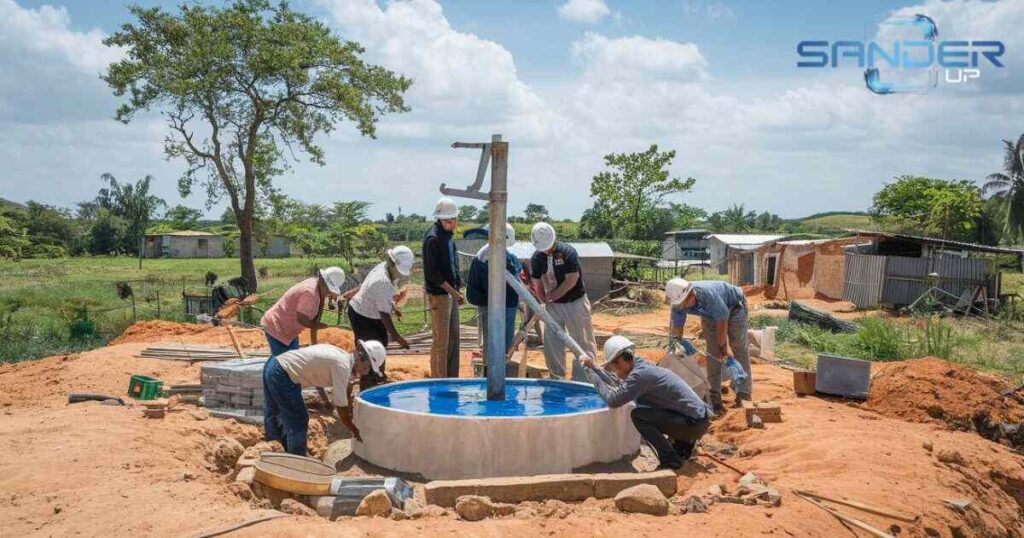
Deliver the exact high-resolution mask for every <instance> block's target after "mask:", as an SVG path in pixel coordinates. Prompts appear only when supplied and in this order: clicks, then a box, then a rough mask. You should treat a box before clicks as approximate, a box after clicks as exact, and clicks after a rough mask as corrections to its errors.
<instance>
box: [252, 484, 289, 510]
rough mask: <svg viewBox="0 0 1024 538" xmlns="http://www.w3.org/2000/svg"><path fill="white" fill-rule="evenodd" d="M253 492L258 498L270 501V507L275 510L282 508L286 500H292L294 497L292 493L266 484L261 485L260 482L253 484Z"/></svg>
mask: <svg viewBox="0 0 1024 538" xmlns="http://www.w3.org/2000/svg"><path fill="white" fill-rule="evenodd" d="M252 492H253V493H255V494H256V496H257V497H260V498H262V499H266V500H268V501H270V505H271V506H273V507H275V508H276V507H278V506H281V503H282V502H283V501H284V500H285V499H290V498H292V497H293V496H294V495H293V494H292V493H289V492H287V491H284V490H280V489H277V488H272V487H270V486H268V485H266V484H260V483H259V482H253V484H252Z"/></svg>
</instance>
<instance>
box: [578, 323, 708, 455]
mask: <svg viewBox="0 0 1024 538" xmlns="http://www.w3.org/2000/svg"><path fill="white" fill-rule="evenodd" d="M635 350H636V346H635V345H634V344H633V342H630V341H629V339H628V338H626V337H624V336H619V335H615V336H612V337H611V338H609V339H608V341H606V342H605V344H604V368H598V367H597V366H596V364H595V362H594V359H592V358H590V357H584V358H583V359H582V360H581V361H582V363H583V365H584V366H586V367H587V368H586V372H587V377H588V378H589V379H590V382H591V383H593V384H594V389H595V390H596V391H597V393H598V394H599V395H600V396H601V399H603V400H604V401H605V403H607V404H608V407H613V408H614V407H620V406H622V405H625V404H626V403H628V402H632V401H636V407H635V408H634V409H633V410H632V411H631V412H630V418H632V419H633V425H634V426H635V427H636V429H637V431H638V432H640V436H641V437H643V439H644V441H646V442H647V444H649V445H650V446H651V448H653V449H654V451H655V452H656V453H657V454H658V461H659V462H660V467H666V468H669V469H678V468H680V467H682V465H683V462H684V461H685V460H687V459H689V458H690V456H691V455H692V454H693V448H694V447H695V446H696V445H697V441H699V440H700V438H701V436H702V435H704V432H706V431H707V430H708V426H709V425H710V424H711V414H712V410H711V408H710V407H708V404H707V403H705V402H704V400H701V399H700V397H699V396H697V394H696V393H695V392H693V389H691V388H690V386H689V385H687V384H686V382H685V381H683V379H682V378H680V377H679V376H678V375H676V374H674V373H673V372H671V371H669V370H668V369H665V368H662V367H660V366H657V365H654V364H651V363H649V362H647V361H645V360H643V359H641V358H639V357H636V356H635V355H634V353H635ZM605 370H611V371H612V372H614V374H615V375H614V376H612V375H610V374H609V373H608V372H606V371H605ZM666 436H668V438H666ZM670 439H671V442H670V441H669V440H670Z"/></svg>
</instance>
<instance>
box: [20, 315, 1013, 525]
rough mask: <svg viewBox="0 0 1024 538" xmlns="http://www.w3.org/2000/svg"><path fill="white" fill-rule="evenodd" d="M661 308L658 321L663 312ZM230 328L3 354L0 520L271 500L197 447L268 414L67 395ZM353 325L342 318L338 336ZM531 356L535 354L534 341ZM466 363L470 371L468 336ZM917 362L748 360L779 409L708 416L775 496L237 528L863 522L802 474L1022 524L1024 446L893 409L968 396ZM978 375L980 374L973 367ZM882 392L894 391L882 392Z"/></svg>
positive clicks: (169, 521) (852, 489) (940, 514)
mask: <svg viewBox="0 0 1024 538" xmlns="http://www.w3.org/2000/svg"><path fill="white" fill-rule="evenodd" d="M656 314H658V315H657V316H656V317H658V319H659V320H661V324H662V325H664V320H665V319H667V316H661V315H660V314H662V313H661V312H659V313H656ZM637 318H641V319H628V318H618V319H621V320H622V323H621V325H622V326H625V327H631V328H630V329H629V330H630V331H632V330H633V329H632V327H634V326H645V325H650V326H653V325H652V324H649V323H648V320H647V319H646V317H645V316H637ZM651 319H652V320H653V319H654V318H653V317H652V318H651ZM606 322H607V320H602V321H601V323H606ZM597 323H598V322H597V320H595V324H597ZM172 325H173V324H172ZM606 326H610V325H606ZM223 333H224V331H223V329H212V328H207V329H205V330H198V329H195V328H188V329H186V328H182V327H178V328H174V327H171V326H163V325H161V326H148V327H135V328H133V329H132V330H130V331H128V333H126V336H125V337H124V338H122V339H121V340H120V342H121V343H118V344H115V345H111V346H109V347H106V348H102V349H97V350H94V351H91V352H87V353H82V354H80V355H69V356H56V357H50V358H46V359H42V360H38V361H30V362H25V363H21V364H16V365H3V366H0V431H2V432H3V435H2V436H0V528H2V529H3V531H2V532H0V534H3V535H7V536H70V535H77V536H101V535H102V536H194V535H198V534H200V533H202V532H204V531H209V530H213V529H217V528H219V527H223V526H226V525H231V524H235V523H239V522H243V521H246V520H249V519H253V518H256V517H259V516H261V515H263V514H265V513H266V511H265V510H261V509H258V508H254V507H252V506H251V505H250V504H248V503H246V502H244V501H242V500H240V499H239V498H237V497H235V496H234V495H233V494H232V493H230V491H229V490H228V487H227V486H228V484H229V482H230V475H226V474H220V473H218V472H216V471H215V470H213V469H212V467H211V465H210V463H209V461H208V459H207V452H208V450H209V448H210V447H211V446H212V444H213V443H214V440H215V439H216V438H217V437H218V436H225V435H226V436H230V437H234V438H236V439H237V440H239V442H241V443H242V444H243V445H246V446H250V445H252V444H254V443H256V442H257V441H259V439H260V435H261V432H260V428H258V427H255V426H246V425H240V424H236V423H234V422H232V421H228V420H219V419H214V418H210V417H209V416H208V414H207V413H206V411H205V410H202V409H201V408H195V407H191V406H184V410H182V411H178V412H172V413H169V414H168V416H167V418H165V419H163V420H152V419H146V418H143V417H142V412H141V410H140V408H139V407H138V406H132V407H117V406H107V405H101V404H99V403H95V402H92V403H82V404H75V405H68V404H67V394H68V393H69V392H72V391H74V392H103V393H110V394H113V395H119V396H123V395H124V393H125V390H126V388H127V384H128V378H129V376H130V375H131V374H146V375H151V376H154V377H157V378H159V379H162V380H164V382H165V383H168V384H172V383H185V382H189V383H196V382H198V379H199V365H189V364H187V363H181V362H171V361H160V360H154V359H141V358H135V357H134V356H133V355H134V354H136V353H137V352H138V351H139V350H141V349H142V348H144V347H146V345H147V343H155V342H163V343H165V344H170V343H191V344H196V343H201V344H207V345H228V339H227V335H226V334H223ZM346 336H347V335H346V334H339V335H336V337H337V338H339V341H341V342H342V343H344V342H343V340H344V338H345V337H346ZM242 338H243V339H244V345H247V346H251V347H253V348H256V347H260V345H261V342H260V339H261V338H262V335H261V334H260V333H259V331H242ZM350 342H351V340H349V343H350ZM644 354H645V355H652V354H655V351H654V350H644ZM531 361H536V362H538V363H539V362H541V361H542V359H541V358H540V356H539V354H537V355H535V356H531ZM939 362H940V363H941V361H939ZM427 363H428V359H427V357H425V356H403V357H392V358H391V359H389V367H390V369H391V372H392V374H393V375H394V376H395V377H396V378H416V377H423V376H424V375H425V373H426V370H427ZM463 364H464V367H463V374H464V375H465V374H467V373H468V370H469V358H468V352H467V353H464V357H463ZM928 364H929V365H932V363H928ZM943 364H944V363H943ZM901 365H902V366H903V367H904V368H913V365H910V366H907V365H906V364H905V363H891V364H887V365H885V367H884V370H883V372H884V374H883V375H882V376H879V377H878V378H876V379H877V380H878V381H877V383H878V384H877V385H876V386H891V383H889V382H888V381H883V380H884V379H885V377H884V376H890V377H893V378H894V379H900V375H901V374H900V370H899V368H900V367H901ZM936 368H940V369H938V370H935V371H933V372H931V374H928V375H939V376H942V377H949V376H948V375H947V374H945V373H943V372H944V371H943V370H941V364H940V365H939V366H937V367H936ZM926 370H929V369H927V368H926V369H923V370H922V369H921V368H915V369H914V371H915V372H919V373H917V374H915V376H916V377H913V376H907V375H903V378H905V379H908V380H912V383H913V384H914V385H913V386H910V387H904V388H899V387H893V388H892V390H889V391H888V392H886V393H885V394H882V393H879V396H878V398H880V399H876V395H875V393H874V392H873V393H872V399H875V400H876V401H874V402H873V401H871V400H869V401H868V402H866V403H862V404H858V403H851V402H844V401H839V400H830V399H825V398H818V397H804V398H797V397H796V396H794V395H793V391H792V376H791V374H790V372H789V371H787V370H784V369H782V368H778V367H775V366H772V365H756V366H755V367H754V384H755V397H756V398H758V399H761V400H773V401H777V402H779V403H780V404H781V406H782V409H783V419H784V422H782V423H777V424H767V425H766V427H765V429H762V430H748V429H746V428H745V422H744V419H743V416H742V413H741V412H739V411H736V410H730V412H729V414H728V415H727V416H726V417H725V418H723V419H720V420H718V421H716V422H715V423H714V425H713V427H712V430H711V432H710V434H709V435H710V438H709V439H710V440H713V441H715V442H718V443H732V444H734V445H735V446H736V447H737V451H736V454H735V455H734V456H731V457H729V458H728V460H727V461H728V462H729V463H730V464H731V465H733V466H736V467H739V468H741V469H743V470H750V471H754V472H756V473H757V474H758V475H759V476H761V477H762V478H764V479H766V480H767V481H768V482H769V483H771V484H772V485H773V486H775V487H778V488H780V490H782V491H783V502H782V505H781V506H780V507H777V508H762V507H752V506H742V505H734V504H714V505H712V506H711V507H710V509H709V511H708V512H707V513H703V514H686V515H681V516H667V517H654V516H644V515H630V514H624V513H620V512H618V511H616V510H615V509H614V508H613V507H612V506H611V504H610V502H609V501H593V500H591V501H588V502H584V503H579V504H575V505H571V509H570V510H568V511H567V512H563V513H561V514H560V515H559V516H554V517H541V516H537V517H532V518H525V519H517V518H515V517H506V518H500V519H488V520H485V521H482V522H478V523H468V522H464V521H460V520H457V519H456V518H454V517H453V516H444V517H427V518H423V519H417V520H408V521H391V520H387V519H380V518H376V519H374V518H341V519H339V520H338V521H335V522H331V521H328V520H326V519H321V518H318V517H301V516H289V517H285V518H281V519H277V520H274V521H270V522H267V523H262V524H260V525H258V526H255V527H251V528H248V529H244V530H241V531H239V532H237V533H235V534H233V535H237V536H266V535H270V536H295V537H298V536H323V535H330V536H409V535H410V534H417V535H418V534H429V535H474V536H495V537H497V536H509V535H514V536H578V535H581V534H582V535H588V536H615V537H619V536H698V535H699V536H729V537H738V536H761V535H770V536H800V537H803V536H820V537H832V536H848V535H851V534H852V535H854V536H866V535H865V534H864V533H862V532H860V531H857V532H854V531H850V530H848V529H845V528H844V527H843V525H841V524H840V523H839V522H838V521H837V520H836V519H834V518H832V517H831V516H830V515H828V514H826V513H825V512H823V511H821V510H820V509H818V508H816V507H814V506H812V505H810V504H808V503H807V502H805V501H803V500H801V499H799V498H798V497H796V496H795V495H793V494H792V490H794V489H810V490H814V491H817V492H819V493H822V494H832V495H838V496H846V497H849V498H853V499H856V500H859V501H861V502H866V503H870V504H874V505H881V506H887V507H890V508H892V509H893V510H896V511H900V512H910V513H918V514H921V516H922V517H921V518H920V520H919V521H918V522H916V523H902V522H896V521H894V520H891V519H888V518H886V517H883V516H877V515H872V514H868V513H864V512H857V511H854V510H852V509H851V510H849V512H850V513H851V515H854V516H855V517H857V518H859V519H861V520H863V521H865V522H868V523H869V524H871V525H874V526H875V527H878V528H881V529H890V525H893V524H898V525H899V529H898V535H899V536H900V537H906V536H915V537H917V536H943V537H951V536H958V537H959V536H993V537H995V536H1016V537H1020V536H1024V515H1022V514H1024V510H1022V507H1024V460H1022V459H1021V457H1020V456H1019V455H1017V454H1015V453H1014V452H1012V451H1011V450H1010V449H1008V448H1006V447H1004V446H1002V445H999V444H996V443H993V442H990V441H987V440H985V439H983V438H981V437H980V436H978V435H976V434H973V433H969V432H962V431H953V430H952V429H951V428H950V427H949V426H948V425H947V424H946V423H944V422H942V421H936V420H924V419H922V418H921V416H920V415H919V414H917V413H916V412H914V413H911V412H908V413H907V414H905V415H904V414H902V413H901V412H898V411H893V410H892V409H893V406H897V404H896V403H895V402H896V400H894V399H893V398H895V397H896V396H898V395H901V394H903V393H906V394H908V395H910V396H909V397H910V399H911V401H909V402H908V407H909V406H910V404H912V403H913V401H912V400H913V399H914V398H918V396H917V394H919V393H921V392H927V393H929V394H931V395H932V398H933V399H935V400H936V401H942V402H947V401H948V402H950V406H949V407H948V408H949V409H953V404H954V403H955V401H956V399H957V398H959V397H961V396H962V395H961V394H960V393H959V392H957V391H958V390H960V389H959V388H956V389H955V390H952V391H950V389H949V387H946V386H943V385H941V384H935V382H934V379H932V380H929V378H928V375H925V374H926V373H927V372H926ZM970 382H973V378H965V383H970ZM929 384H930V386H929ZM959 386H960V385H958V387H959ZM964 386H966V385H964ZM988 390H990V389H989V388H985V391H988ZM991 390H995V389H991ZM986 394H987V392H986ZM883 401H884V402H886V405H882V406H879V405H878V404H879V403H880V402H883ZM896 408H897V409H899V406H897V407H896ZM311 428H312V430H313V433H312V434H311V435H312V436H313V437H315V438H316V442H315V443H313V445H314V446H313V447H312V449H313V451H314V452H318V451H320V450H322V446H323V443H326V442H327V441H328V440H330V439H331V438H337V437H338V436H341V435H343V433H342V432H340V431H339V430H340V428H339V427H338V426H337V425H336V424H333V421H332V420H331V419H323V418H317V419H314V420H313V421H312V423H311ZM595 442H599V440H595ZM428 457H429V456H428ZM698 461H700V462H701V463H707V461H706V460H703V459H701V460H698ZM736 479H737V475H736V474H734V473H732V472H731V471H729V470H727V469H726V468H724V467H721V466H711V467H710V468H708V469H705V468H704V467H703V466H702V465H696V464H688V465H687V466H686V467H684V470H683V471H682V472H681V473H680V475H679V478H678V481H679V486H680V487H679V489H680V494H681V495H684V496H686V495H692V494H697V495H699V494H701V493H703V492H705V491H707V490H708V488H709V487H710V486H713V485H716V484H726V485H728V486H730V487H734V486H735V484H736ZM947 499H949V500H955V499H967V500H970V501H971V504H970V506H969V507H968V509H967V510H966V511H965V512H963V513H959V512H956V511H954V510H952V509H950V508H947V507H946V506H945V505H944V504H943V500H947ZM560 516H565V517H564V518H563V517H560ZM892 532H894V533H896V532H897V530H896V529H895V528H893V529H892Z"/></svg>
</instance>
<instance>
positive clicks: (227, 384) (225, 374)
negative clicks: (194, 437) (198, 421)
mask: <svg viewBox="0 0 1024 538" xmlns="http://www.w3.org/2000/svg"><path fill="white" fill-rule="evenodd" d="M265 362H267V359H265V358H253V359H236V360H230V361H224V362H208V363H205V364H203V366H202V368H201V369H200V371H199V380H200V382H201V383H202V388H203V400H204V405H205V406H206V407H207V408H209V409H210V413H211V414H212V415H214V416H222V417H225V418H236V419H238V420H241V421H243V422H252V423H257V424H259V423H262V421H263V363H265Z"/></svg>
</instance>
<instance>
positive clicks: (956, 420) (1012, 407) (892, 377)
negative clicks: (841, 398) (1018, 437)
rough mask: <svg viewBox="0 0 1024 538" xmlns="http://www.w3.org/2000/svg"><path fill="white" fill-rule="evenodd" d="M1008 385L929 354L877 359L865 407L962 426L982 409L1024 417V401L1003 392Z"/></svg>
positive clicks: (998, 416)
mask: <svg viewBox="0 0 1024 538" xmlns="http://www.w3.org/2000/svg"><path fill="white" fill-rule="evenodd" d="M1009 388H1011V387H1010V384H1009V383H1008V382H1007V381H1006V380H1005V379H1002V378H1000V377H998V376H994V375H989V374H984V373H981V372H977V371H975V370H972V369H971V368H968V367H966V366H961V365H959V364H954V363H951V362H948V361H944V360H942V359H937V358H934V357H928V358H924V359H915V360H909V361H900V362H891V363H884V364H876V372H875V375H874V379H873V380H872V381H871V393H870V395H869V398H868V401H867V402H866V403H865V405H864V407H865V408H868V409H872V410H874V411H877V412H879V413H881V414H883V415H888V416H891V417H897V418H901V419H904V420H909V421H913V422H937V421H941V422H946V423H948V424H951V425H953V426H954V427H958V428H963V427H967V426H969V424H970V422H971V419H972V417H973V416H974V415H975V414H977V413H979V412H981V413H987V414H988V416H989V417H990V419H991V420H992V421H1005V422H1010V423H1018V422H1022V421H1024V405H1022V402H1021V401H1020V400H1019V399H1018V398H1017V397H1014V396H1008V397H1002V396H1000V393H1001V392H1003V391H1005V390H1007V389H1009Z"/></svg>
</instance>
